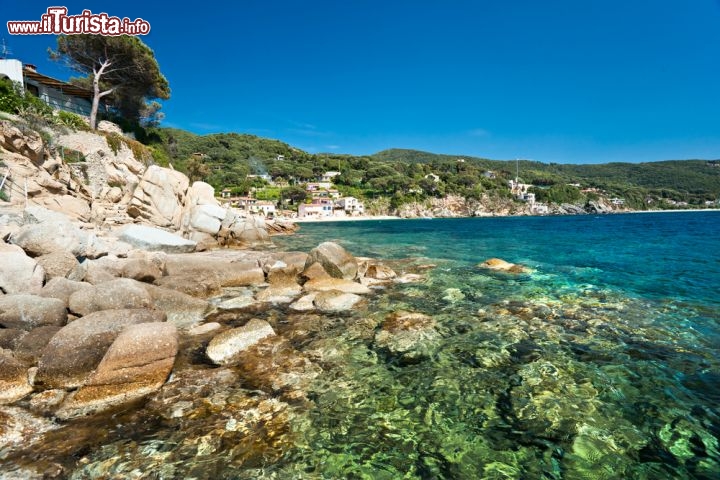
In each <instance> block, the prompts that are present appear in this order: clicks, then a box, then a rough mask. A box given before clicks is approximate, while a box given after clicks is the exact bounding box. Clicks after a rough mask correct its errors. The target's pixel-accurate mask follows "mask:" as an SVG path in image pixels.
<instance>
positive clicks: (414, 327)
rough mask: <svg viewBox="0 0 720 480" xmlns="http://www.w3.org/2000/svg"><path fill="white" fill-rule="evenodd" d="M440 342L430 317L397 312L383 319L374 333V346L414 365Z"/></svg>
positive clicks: (414, 313) (421, 314) (433, 321)
mask: <svg viewBox="0 0 720 480" xmlns="http://www.w3.org/2000/svg"><path fill="white" fill-rule="evenodd" d="M440 339H441V336H440V333H438V331H437V330H436V324H435V320H433V319H432V317H430V316H428V315H425V314H423V313H416V312H405V311H399V312H394V313H391V314H390V315H388V316H387V317H386V318H385V321H384V322H383V323H382V325H381V327H380V331H378V332H377V333H376V334H375V345H376V346H377V347H378V348H381V349H385V350H387V351H388V352H389V353H390V354H391V355H392V356H394V357H397V358H398V359H399V360H400V361H401V362H403V363H414V362H418V361H420V360H423V359H425V358H427V357H428V356H430V354H431V353H432V352H433V351H434V349H435V348H436V347H437V344H438V342H439V341H440Z"/></svg>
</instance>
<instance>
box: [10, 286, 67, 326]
mask: <svg viewBox="0 0 720 480" xmlns="http://www.w3.org/2000/svg"><path fill="white" fill-rule="evenodd" d="M66 321H67V312H66V311H65V303H64V302H63V301H62V300H58V299H56V298H44V297H40V296H37V295H22V294H16V295H2V296H0V326H1V327H3V328H19V329H21V330H32V329H33V328H37V327H42V326H44V325H55V326H62V325H65V322H66Z"/></svg>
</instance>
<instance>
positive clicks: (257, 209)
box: [248, 200, 276, 217]
mask: <svg viewBox="0 0 720 480" xmlns="http://www.w3.org/2000/svg"><path fill="white" fill-rule="evenodd" d="M248 210H249V211H250V213H255V214H257V215H264V216H266V217H272V216H275V212H276V208H275V204H274V203H273V202H268V201H265V200H259V201H257V202H255V203H254V204H253V205H250V207H249V208H248Z"/></svg>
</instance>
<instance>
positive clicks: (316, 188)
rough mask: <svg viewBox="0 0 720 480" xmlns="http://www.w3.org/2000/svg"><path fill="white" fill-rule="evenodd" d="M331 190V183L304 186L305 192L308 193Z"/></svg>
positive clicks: (314, 183) (310, 183)
mask: <svg viewBox="0 0 720 480" xmlns="http://www.w3.org/2000/svg"><path fill="white" fill-rule="evenodd" d="M331 188H332V183H331V182H309V183H306V184H305V191H306V192H310V193H312V192H317V191H320V190H330V189H331Z"/></svg>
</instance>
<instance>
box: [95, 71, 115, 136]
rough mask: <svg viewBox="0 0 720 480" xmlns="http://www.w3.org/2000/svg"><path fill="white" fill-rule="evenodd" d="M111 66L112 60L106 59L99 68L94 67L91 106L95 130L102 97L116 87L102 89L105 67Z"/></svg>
mask: <svg viewBox="0 0 720 480" xmlns="http://www.w3.org/2000/svg"><path fill="white" fill-rule="evenodd" d="M109 66H110V61H109V60H105V61H104V62H102V63H101V64H100V69H99V70H95V69H94V68H93V101H92V107H90V129H92V130H95V129H96V128H97V125H96V124H97V111H98V108H99V107H100V99H101V98H102V97H104V96H105V95H108V94H110V93H112V92H113V90H115V88H114V87H113V88H111V89H110V90H105V91H104V92H101V91H100V78H101V77H102V75H103V73H105V69H106V68H107V67H109Z"/></svg>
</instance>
